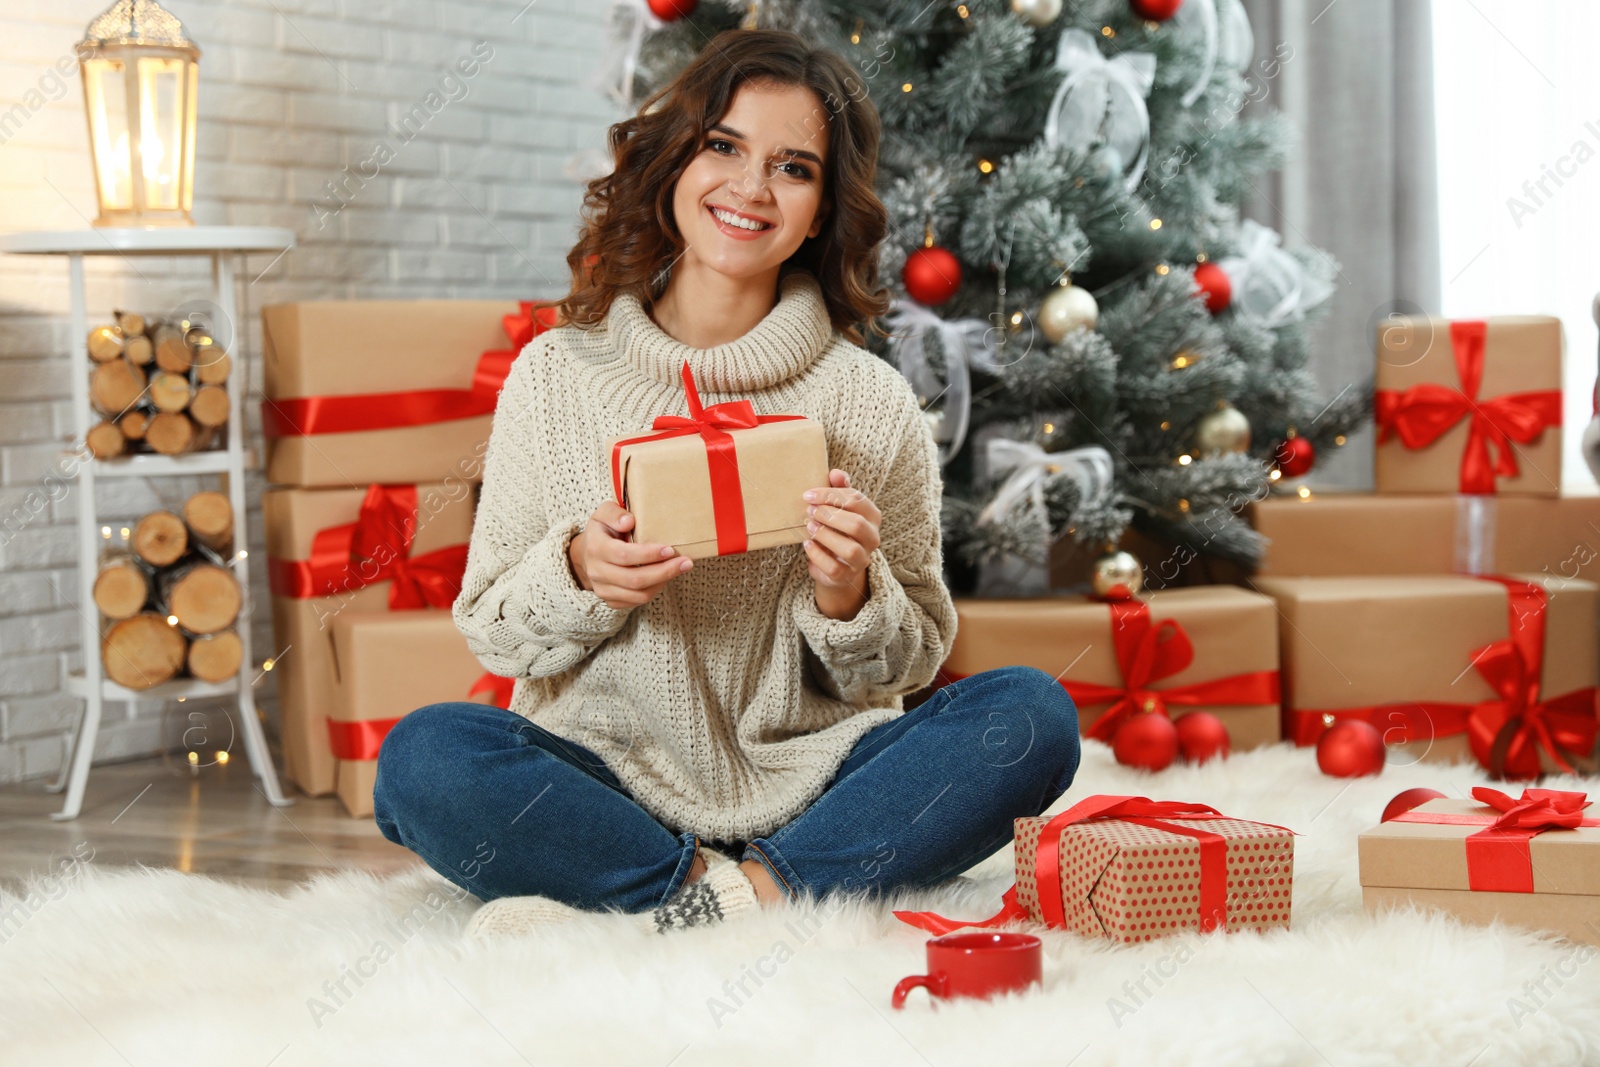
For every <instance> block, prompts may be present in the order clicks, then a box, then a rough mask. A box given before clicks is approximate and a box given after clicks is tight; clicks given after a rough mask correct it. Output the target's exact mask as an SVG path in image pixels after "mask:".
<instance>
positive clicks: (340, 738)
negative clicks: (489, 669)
mask: <svg viewBox="0 0 1600 1067" xmlns="http://www.w3.org/2000/svg"><path fill="white" fill-rule="evenodd" d="M516 681H517V680H516V679H515V678H502V677H500V676H499V675H498V674H487V673H485V674H483V675H482V676H480V677H479V678H478V680H477V681H476V682H473V683H472V688H471V689H468V690H467V696H469V697H472V696H477V695H478V694H479V693H482V692H485V691H487V692H488V693H489V694H490V697H491V699H492V700H493V703H494V706H495V707H497V708H509V707H510V706H511V687H512V686H514V685H515V684H516ZM399 721H400V719H399V718H393V719H362V720H360V721H357V722H339V721H337V720H335V719H329V720H328V747H329V749H330V750H332V752H333V758H334V759H341V760H374V759H377V758H378V753H379V751H380V750H381V749H382V748H383V739H384V738H386V737H388V736H389V731H390V730H393V729H394V725H395V723H397V722H399Z"/></svg>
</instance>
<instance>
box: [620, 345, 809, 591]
mask: <svg viewBox="0 0 1600 1067" xmlns="http://www.w3.org/2000/svg"><path fill="white" fill-rule="evenodd" d="M683 379H684V386H685V390H686V393H687V396H688V402H689V416H688V417H687V418H685V417H683V416H678V415H663V416H658V417H657V418H656V420H655V422H654V424H653V429H652V430H642V431H640V432H638V433H633V434H624V435H621V436H618V437H613V438H610V439H609V440H607V441H606V444H605V448H604V450H603V458H604V462H605V463H606V467H607V469H608V470H609V471H610V472H611V479H612V488H613V491H614V492H615V494H616V500H617V503H619V504H621V505H622V506H623V507H624V508H626V509H627V510H628V511H629V512H631V513H632V514H633V517H634V523H635V525H634V529H633V536H632V537H631V538H630V539H631V540H633V541H635V542H641V543H643V542H659V543H661V544H668V545H671V546H673V548H675V549H677V551H678V552H679V554H681V555H684V556H688V557H690V558H692V559H702V558H705V557H707V556H718V555H734V554H737V553H740V552H754V551H756V550H758V549H763V548H772V547H774V546H776V545H786V544H797V543H799V542H801V541H804V540H805V539H806V523H807V521H808V516H807V513H806V508H807V506H808V505H807V503H806V501H805V500H804V498H803V497H802V495H801V494H803V493H804V492H805V491H806V490H807V489H817V488H822V487H826V486H827V485H828V443H827V436H826V434H825V433H824V431H823V428H822V425H821V424H820V423H818V422H816V421H814V420H812V419H807V418H803V417H801V416H798V415H756V414H755V412H754V409H753V408H752V407H751V405H750V402H749V401H748V400H733V401H727V402H724V403H721V404H713V405H711V406H709V407H704V408H702V406H701V404H700V396H699V393H698V391H697V390H696V388H695V385H694V379H693V377H692V376H691V374H690V371H689V365H688V364H687V363H685V364H684V368H683ZM696 420H698V421H696Z"/></svg>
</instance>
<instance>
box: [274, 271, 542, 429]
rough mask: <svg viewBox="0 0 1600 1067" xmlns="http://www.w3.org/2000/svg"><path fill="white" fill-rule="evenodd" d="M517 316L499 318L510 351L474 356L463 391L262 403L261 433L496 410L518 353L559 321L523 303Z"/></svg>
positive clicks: (418, 422)
mask: <svg viewBox="0 0 1600 1067" xmlns="http://www.w3.org/2000/svg"><path fill="white" fill-rule="evenodd" d="M520 303H521V308H522V310H521V311H520V312H519V313H518V314H513V315H507V316H505V318H504V319H502V320H501V325H502V327H503V328H504V330H505V332H506V338H507V339H508V340H509V341H510V342H511V347H510V348H508V349H495V350H491V351H488V352H485V353H483V355H481V356H479V357H478V363H477V366H476V368H475V369H474V371H473V375H472V384H471V385H470V386H469V387H468V388H466V389H404V390H400V391H398V392H393V393H353V394H349V395H346V396H302V397H290V398H286V399H281V400H272V399H266V400H263V401H262V402H261V432H262V434H263V435H264V436H266V437H304V436H308V435H311V434H323V433H357V432H360V431H363V430H392V429H396V428H399V427H403V426H426V425H429V424H431V423H435V422H448V421H450V420H452V419H470V418H473V417H475V416H478V415H492V414H494V409H495V403H496V401H497V400H498V398H499V395H500V387H501V386H502V385H504V384H505V380H506V375H507V374H509V373H510V371H511V364H512V363H513V362H514V361H515V360H516V358H517V354H518V353H519V352H521V351H522V349H523V346H525V345H526V344H527V343H528V342H529V341H531V340H533V339H534V338H535V337H537V336H538V335H539V334H541V333H543V332H544V331H546V330H548V329H552V328H554V327H555V326H556V325H558V322H559V316H560V311H559V309H558V308H555V307H541V308H538V309H537V310H535V308H534V306H533V302H532V301H530V300H524V301H521V302H520Z"/></svg>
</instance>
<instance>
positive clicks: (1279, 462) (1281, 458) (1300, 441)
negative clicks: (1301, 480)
mask: <svg viewBox="0 0 1600 1067" xmlns="http://www.w3.org/2000/svg"><path fill="white" fill-rule="evenodd" d="M1316 462H1317V450H1316V448H1314V447H1313V446H1312V444H1311V442H1310V441H1307V440H1306V439H1305V438H1304V437H1291V438H1289V439H1288V440H1287V441H1279V442H1278V447H1277V448H1274V449H1273V450H1272V463H1273V466H1275V467H1277V468H1278V470H1279V471H1281V472H1282V473H1283V476H1284V477H1285V478H1298V477H1300V476H1301V475H1302V474H1304V473H1305V472H1306V471H1308V470H1310V469H1311V467H1312V465H1313V464H1315V463H1316Z"/></svg>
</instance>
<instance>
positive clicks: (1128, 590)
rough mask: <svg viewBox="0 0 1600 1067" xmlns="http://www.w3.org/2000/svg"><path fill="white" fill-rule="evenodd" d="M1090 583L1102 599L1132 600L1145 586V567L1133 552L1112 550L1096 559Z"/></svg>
mask: <svg viewBox="0 0 1600 1067" xmlns="http://www.w3.org/2000/svg"><path fill="white" fill-rule="evenodd" d="M1089 584H1090V586H1091V587H1092V588H1093V589H1094V595H1095V596H1097V597H1099V598H1100V599H1101V600H1132V599H1133V598H1134V597H1135V596H1137V595H1138V593H1139V590H1141V589H1143V588H1144V567H1143V566H1142V565H1141V564H1140V563H1139V558H1138V557H1137V556H1135V555H1134V554H1133V553H1132V552H1123V551H1120V550H1118V551H1116V552H1110V553H1107V554H1106V555H1104V556H1101V557H1100V558H1099V559H1097V560H1095V561H1094V576H1093V577H1092V578H1091V579H1090V582H1089Z"/></svg>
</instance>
